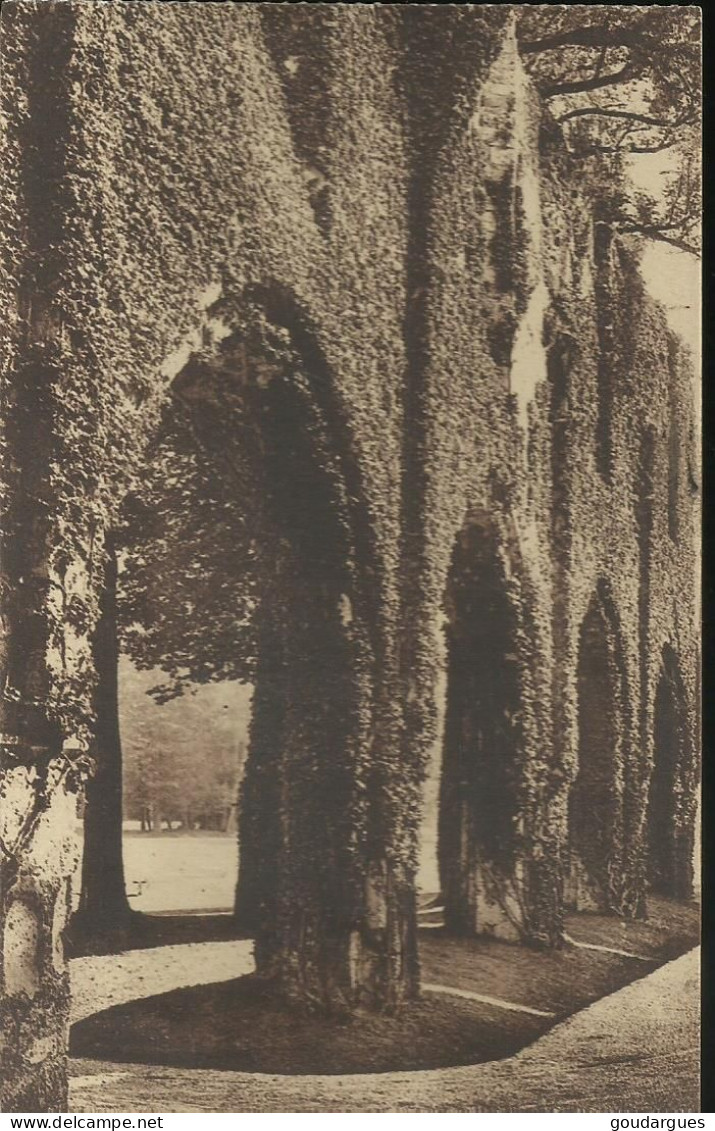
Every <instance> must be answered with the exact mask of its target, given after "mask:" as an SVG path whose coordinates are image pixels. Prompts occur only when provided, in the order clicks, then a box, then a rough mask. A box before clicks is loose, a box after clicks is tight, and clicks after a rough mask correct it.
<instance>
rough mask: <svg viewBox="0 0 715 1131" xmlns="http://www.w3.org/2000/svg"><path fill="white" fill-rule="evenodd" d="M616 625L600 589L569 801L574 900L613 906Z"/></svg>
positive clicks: (619, 709)
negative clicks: (576, 761) (573, 778)
mask: <svg viewBox="0 0 715 1131" xmlns="http://www.w3.org/2000/svg"><path fill="white" fill-rule="evenodd" d="M619 651H620V649H619V647H618V642H617V634H616V627H615V624H614V620H613V617H612V615H611V612H610V609H609V607H608V602H607V601H605V599H604V595H603V594H602V593H599V594H598V595H597V596H596V597H594V599H593V600H592V602H591V605H590V607H589V610H588V612H587V614H586V617H585V619H584V622H583V626H582V628H581V637H580V643H579V658H578V669H577V694H578V772H577V775H576V779H575V781H574V783H573V786H572V789H571V795H570V803H569V830H570V845H571V886H572V895H571V902H573V903H574V904H575V906H576V907H577V909H579V910H606V909H608V908H610V907H612V906H613V905H614V897H615V893H614V885H615V883H616V882H617V881H616V872H617V868H618V862H619V861H618V858H619V837H620V831H621V829H620V826H621V819H622V815H621V801H620V795H619V784H618V783H619V778H620V777H621V774H622V767H621V764H620V763H621V756H622V755H621V752H622V747H623V740H624V722H625V720H624V712H623V702H624V696H623V687H622V675H621V670H620V655H619Z"/></svg>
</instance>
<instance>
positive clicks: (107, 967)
mask: <svg viewBox="0 0 715 1131" xmlns="http://www.w3.org/2000/svg"><path fill="white" fill-rule="evenodd" d="M252 970H253V943H252V941H251V940H250V939H246V940H239V941H234V940H232V941H231V942H214V943H194V944H189V945H188V946H187V945H181V946H162V947H155V948H153V949H151V950H129V951H125V952H123V953H122V954H106V955H105V954H102V955H96V956H93V957H90V958H75V959H73V960H72V961H71V962H70V978H71V981H72V1014H71V1020H72V1021H73V1022H74V1021H81V1020H82V1018H83V1017H89V1016H90V1015H91V1014H92V1013H99V1011H100V1010H101V1009H109V1007H110V1006H111V1005H122V1004H123V1003H124V1002H127V1001H136V1000H137V998H143V997H152V996H153V995H154V994H163V993H168V992H169V990H176V989H179V988H180V987H181V986H205V985H208V983H209V982H226V981H228V979H229V978H240V977H241V976H242V975H243V974H250V973H251V971H252Z"/></svg>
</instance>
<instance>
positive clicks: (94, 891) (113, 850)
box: [79, 538, 131, 933]
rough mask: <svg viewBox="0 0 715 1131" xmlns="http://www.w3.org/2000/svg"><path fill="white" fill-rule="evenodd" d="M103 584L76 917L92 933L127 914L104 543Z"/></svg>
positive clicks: (113, 592)
mask: <svg viewBox="0 0 715 1131" xmlns="http://www.w3.org/2000/svg"><path fill="white" fill-rule="evenodd" d="M105 548H106V554H107V564H106V567H105V584H104V590H103V592H102V597H101V601H100V618H99V622H98V624H97V628H96V630H95V635H94V641H93V651H94V662H95V667H96V672H97V688H96V692H95V709H96V732H95V738H96V771H95V773H94V776H93V777H92V778H91V779H90V780H89V782H88V783H87V790H86V808H85V814H84V857H83V861H82V891H81V895H80V907H79V909H80V913H81V916H82V918H83V919H84V920H85V921H86V926H87V928H89V929H90V930H92V931H96V930H99V931H101V932H102V933H104V932H105V931H113V930H116V929H121V928H122V927H124V926H126V922H127V919H128V917H129V914H130V910H131V909H130V906H129V901H128V899H127V895H126V889H125V883H124V860H123V853H122V745H121V736H120V732H119V686H118V668H119V646H118V641H117V604H116V602H117V556H116V549H115V547H114V544H113V542H112V541H111V539H110V538H108V539H107V542H106V547H105Z"/></svg>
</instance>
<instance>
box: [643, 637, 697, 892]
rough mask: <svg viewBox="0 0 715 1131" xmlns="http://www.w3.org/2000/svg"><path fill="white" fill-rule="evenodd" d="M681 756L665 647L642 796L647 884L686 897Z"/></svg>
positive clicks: (682, 737) (672, 670)
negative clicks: (645, 800) (645, 789)
mask: <svg viewBox="0 0 715 1131" xmlns="http://www.w3.org/2000/svg"><path fill="white" fill-rule="evenodd" d="M686 758H687V718H686V713H685V692H684V689H683V684H682V680H681V677H680V670H679V666H678V660H677V657H676V655H675V653H674V652H673V650H672V648H670V647H669V646H667V645H666V647H665V648H664V649H663V659H662V665H661V669H660V675H659V678H658V686H657V690H656V695H655V704H654V715H653V770H652V773H651V779H650V790H649V797H648V886H649V889H650V890H651V891H652V892H653V893H654V894H657V895H664V896H669V897H671V898H676V899H677V898H683V897H686V896H687V895H689V894H690V892H689V888H690V883H689V875H690V868H691V860H690V859H689V856H691V850H689V848H688V845H687V843H686V841H687V839H688V838H687V830H686V828H685V825H684V821H683V812H682V803H683V799H684V798H683V793H684V783H683V774H684V770H685V761H686Z"/></svg>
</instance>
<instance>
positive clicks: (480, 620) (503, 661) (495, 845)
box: [439, 524, 522, 933]
mask: <svg viewBox="0 0 715 1131" xmlns="http://www.w3.org/2000/svg"><path fill="white" fill-rule="evenodd" d="M447 607H448V614H449V625H448V629H447V644H448V670H447V708H446V720H445V736H444V753H443V765H442V782H441V796H440V826H439V858H440V875H441V882H442V891H443V896H444V901H445V921H446V924H447V927H448V929H450V930H452V931H453V932H455V933H474V932H475V931H481V930H483V929H485V928H488V926H489V924H488V923H487V922H485V916H484V909H483V908H480V907H479V906H478V902H479V889H480V887H481V886H483V884H484V876H485V874H486V873H489V874H490V875H491V876H492V877H495V876H501V877H504V876H506V875H508V874H509V872H510V870H511V868H512V867H513V863H514V820H515V815H516V812H517V807H518V797H517V773H518V759H519V754H520V741H519V735H520V726H519V723H520V708H521V684H520V662H522V657H520V655H519V645H518V642H517V628H518V622H517V614H516V611H515V608H514V605H513V603H512V601H511V599H510V596H509V593H508V589H507V579H506V576H505V569H504V563H503V560H502V558H501V555H500V552H499V543H498V540H497V538H496V536H495V532H494V530H493V529H492V527H491V525H489V524H486V525H481V524H475V525H470V526H468V527H467V528H466V529H465V530H464V531H463V532H462V534H461V535H460V536H459V539H458V541H457V545H456V547H455V550H454V554H453V558H452V567H451V573H450V579H449V583H448V593H447ZM497 883H498V881H497Z"/></svg>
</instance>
